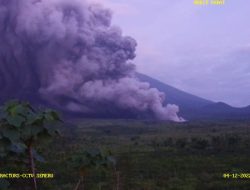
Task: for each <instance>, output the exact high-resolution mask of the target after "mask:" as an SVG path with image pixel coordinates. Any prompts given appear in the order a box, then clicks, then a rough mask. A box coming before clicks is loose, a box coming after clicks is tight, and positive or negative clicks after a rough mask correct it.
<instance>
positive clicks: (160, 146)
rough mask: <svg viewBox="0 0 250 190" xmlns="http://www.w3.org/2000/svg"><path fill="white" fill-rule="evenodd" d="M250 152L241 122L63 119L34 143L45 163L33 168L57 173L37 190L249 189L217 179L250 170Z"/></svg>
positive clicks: (25, 183) (248, 131)
mask: <svg viewBox="0 0 250 190" xmlns="http://www.w3.org/2000/svg"><path fill="white" fill-rule="evenodd" d="M75 123H77V125H76V124H75ZM249 149H250V122H247V121H246V122H242V121H241V122H226V121H225V122H187V123H180V124H177V123H171V122H155V121H136V120H90V119H84V120H74V121H71V122H66V123H64V126H63V127H62V128H61V136H58V137H56V138H54V139H53V140H50V141H47V142H46V143H43V144H41V145H39V147H38V150H37V151H38V152H39V153H42V155H43V156H44V158H45V159H46V162H40V163H38V164H37V172H40V173H42V172H44V173H54V175H55V176H54V178H53V179H38V182H37V183H38V187H39V188H38V189H46V190H50V189H51V190H74V189H75V188H76V185H78V186H77V188H78V189H84V190H95V189H96V190H112V189H115V190H167V189H170V190H182V189H183V190H189V189H190V190H195V189H205V190H206V189H211V190H212V189H230V190H231V189H235V190H236V189H249V186H250V179H239V178H238V179H236V178H235V179H233V178H230V179H227V178H223V174H224V173H231V174H232V173H249V172H250V159H249V156H250V151H249ZM100 150H101V151H100ZM86 151H87V153H88V154H90V155H92V157H91V156H89V157H88V156H87V157H86ZM84 155H85V156H84ZM110 155H113V156H112V157H111V156H110ZM80 158H83V159H80ZM89 158H91V160H92V161H88V159H89ZM79 160H80V162H79ZM90 163H91V164H92V165H91V164H90ZM90 165H91V166H94V167H90ZM104 166H105V167H104ZM4 169H5V170H6V169H8V171H9V172H10V173H14V172H20V171H22V172H23V171H24V170H25V167H21V166H20V165H8V166H5V168H4ZM79 177H80V178H79ZM79 179H80V181H81V182H82V183H80V184H79ZM10 182H11V186H10V188H9V189H10V190H12V189H13V190H14V189H15V190H19V189H20V190H23V189H27V190H28V189H31V186H30V184H29V183H30V182H29V180H27V179H25V180H20V179H15V180H12V181H10Z"/></svg>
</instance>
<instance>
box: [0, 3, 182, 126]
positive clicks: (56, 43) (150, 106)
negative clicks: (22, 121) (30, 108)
mask: <svg viewBox="0 0 250 190" xmlns="http://www.w3.org/2000/svg"><path fill="white" fill-rule="evenodd" d="M111 19H112V13H111V11H110V10H108V9H104V8H103V7H102V6H100V5H97V4H90V3H87V2H86V1H83V0H0V40H1V44H0V90H1V92H0V93H1V94H0V97H1V100H6V99H8V98H13V97H18V98H26V99H32V100H33V99H35V100H34V101H37V100H41V101H44V102H47V103H48V104H50V105H52V106H54V107H56V108H58V109H62V110H68V111H73V112H79V113H86V114H99V113H105V112H107V110H111V111H110V112H111V113H112V110H113V112H116V111H117V110H120V111H123V113H133V114H134V115H136V116H138V115H147V114H151V115H153V116H154V117H155V118H157V119H161V120H173V121H182V119H181V118H180V117H178V115H177V113H178V111H179V108H178V106H176V105H167V106H163V104H162V103H163V100H164V98H165V97H164V94H163V93H161V92H159V91H158V90H157V89H155V88H150V85H149V84H148V83H144V82H139V81H138V80H137V79H136V78H135V77H134V73H135V66H134V65H133V64H132V63H131V62H130V61H131V60H133V59H134V58H135V50H136V45H137V44H136V41H135V40H134V39H133V38H131V37H127V36H123V34H122V31H121V30H120V29H119V28H118V27H115V26H112V25H111Z"/></svg>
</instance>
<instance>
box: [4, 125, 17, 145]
mask: <svg viewBox="0 0 250 190" xmlns="http://www.w3.org/2000/svg"><path fill="white" fill-rule="evenodd" d="M2 136H3V137H6V138H8V139H9V140H10V141H11V142H15V141H18V140H19V138H20V134H19V132H18V131H17V130H15V129H11V128H4V129H3V130H2Z"/></svg>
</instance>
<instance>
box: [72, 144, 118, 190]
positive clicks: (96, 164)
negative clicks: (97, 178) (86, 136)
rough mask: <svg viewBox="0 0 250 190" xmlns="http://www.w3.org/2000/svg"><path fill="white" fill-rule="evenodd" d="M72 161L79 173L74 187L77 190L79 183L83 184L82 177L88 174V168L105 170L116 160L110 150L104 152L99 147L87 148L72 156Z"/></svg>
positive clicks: (112, 165) (113, 164)
mask: <svg viewBox="0 0 250 190" xmlns="http://www.w3.org/2000/svg"><path fill="white" fill-rule="evenodd" d="M72 163H73V165H74V167H75V168H77V169H78V170H79V174H80V179H79V181H78V183H77V185H76V187H75V189H74V190H78V189H79V186H80V184H83V186H84V177H86V176H87V175H88V173H89V171H90V170H93V169H99V170H107V169H108V168H110V167H114V166H115V164H116V161H115V159H114V157H113V156H112V155H111V152H107V153H105V152H103V151H101V150H100V149H89V150H86V151H84V152H82V153H79V154H78V155H76V156H74V157H72Z"/></svg>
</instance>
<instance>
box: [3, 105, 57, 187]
mask: <svg viewBox="0 0 250 190" xmlns="http://www.w3.org/2000/svg"><path fill="white" fill-rule="evenodd" d="M0 111H1V114H0V116H1V118H0V123H1V124H0V145H1V146H0V147H1V148H0V158H1V159H5V158H8V160H9V158H10V157H11V156H12V158H13V159H14V161H15V158H16V157H13V155H15V156H16V155H17V156H21V157H22V156H23V155H25V156H27V157H28V158H29V167H30V169H31V172H32V174H33V186H34V190H37V182H36V171H35V162H34V158H35V159H36V160H38V161H43V160H44V159H43V158H42V157H41V156H40V155H39V154H38V153H37V152H36V150H35V147H36V145H37V144H38V143H40V142H41V141H43V140H47V139H48V138H51V137H52V136H53V135H55V134H58V131H57V130H56V128H55V124H56V123H58V122H59V121H61V119H60V117H59V115H58V114H57V113H56V112H55V111H53V110H36V109H34V108H33V107H32V106H31V105H30V104H29V103H27V102H20V101H11V102H8V103H6V104H5V105H4V106H3V107H1V109H0Z"/></svg>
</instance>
